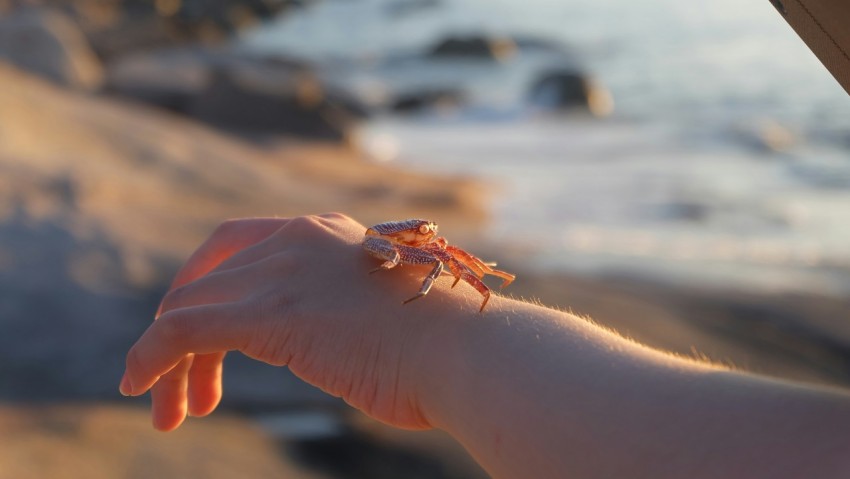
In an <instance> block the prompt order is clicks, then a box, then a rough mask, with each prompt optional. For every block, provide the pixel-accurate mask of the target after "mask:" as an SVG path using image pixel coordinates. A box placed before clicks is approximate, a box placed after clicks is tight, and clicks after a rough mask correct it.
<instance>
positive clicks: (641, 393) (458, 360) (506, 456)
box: [422, 298, 850, 478]
mask: <svg viewBox="0 0 850 479" xmlns="http://www.w3.org/2000/svg"><path fill="white" fill-rule="evenodd" d="M452 321H453V324H454V326H452V327H451V328H450V329H449V331H451V333H450V334H447V335H445V336H443V337H439V335H440V334H441V333H440V330H439V329H435V333H434V334H435V336H437V337H435V338H432V339H433V341H432V343H434V344H440V345H441V346H440V348H441V351H440V352H441V354H437V355H434V359H433V363H432V364H430V365H429V367H428V371H429V372H428V374H426V375H425V376H424V377H425V381H424V388H423V389H424V392H423V394H422V402H423V403H422V409H423V411H424V413H425V414H426V415H428V420H429V422H430V423H432V424H434V425H435V426H437V427H440V428H443V429H445V430H447V431H448V432H449V433H451V434H452V435H453V436H455V437H456V438H457V439H458V440H459V441H460V442H461V443H463V444H464V445H465V446H466V447H467V448H468V449H469V451H470V452H471V453H472V454H473V455H474V456H475V457H476V459H477V460H479V461H480V462H481V464H482V465H483V466H484V467H485V468H486V469H487V470H488V471H489V472H490V473H491V474H493V475H494V477H497V478H502V477H504V478H510V477H540V478H546V477H558V478H562V477H577V478H593V477H630V478H639V477H652V478H664V477H670V478H675V477H689V478H698V477H837V476H839V475H842V474H845V473H846V471H847V468H850V462H845V464H844V465H845V466H846V468H845V469H840V467H841V465H840V464H839V462H842V461H846V459H845V457H846V454H844V453H845V452H846V451H848V450H850V400H848V398H847V397H846V396H844V395H842V394H839V393H834V392H827V391H818V390H811V389H806V388H802V387H797V386H794V385H789V384H784V383H780V382H774V381H769V380H765V379H761V378H757V377H754V376H749V375H744V374H739V373H734V372H729V371H724V370H722V369H718V368H715V367H712V366H709V365H704V364H699V363H696V362H691V361H686V360H682V359H678V358H674V357H672V356H669V355H665V354H663V353H659V352H657V351H654V350H651V349H649V348H645V347H643V346H640V345H637V344H634V343H632V342H630V341H627V340H624V339H622V338H620V337H618V336H616V335H614V334H612V333H609V332H607V331H605V330H603V329H601V328H599V327H596V326H594V325H592V324H590V323H588V322H586V321H583V320H581V319H578V318H576V317H574V316H571V315H567V314H564V313H560V312H557V311H553V310H549V309H545V308H540V307H537V306H533V305H530V304H527V303H521V302H518V301H512V300H505V299H497V298H494V301H492V302H491V305H490V306H489V308H488V310H487V311H486V312H485V314H483V315H468V316H463V317H460V318H453V320H452Z"/></svg>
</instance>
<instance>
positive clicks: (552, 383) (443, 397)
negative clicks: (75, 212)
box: [120, 214, 850, 479]
mask: <svg viewBox="0 0 850 479" xmlns="http://www.w3.org/2000/svg"><path fill="white" fill-rule="evenodd" d="M365 234H366V228H365V227H363V226H362V225H360V224H359V223H357V222H356V221H354V220H352V219H351V218H348V217H346V216H343V215H338V214H329V215H320V216H309V217H299V218H251V219H244V220H233V221H229V222H226V223H224V224H223V225H222V226H220V227H219V228H218V229H217V230H216V231H215V232H214V233H213V234H212V236H210V238H209V239H208V240H207V241H206V242H205V243H204V244H203V245H201V247H200V248H199V249H198V250H197V251H196V252H195V253H194V254H193V255H192V256H191V257H190V258H189V260H188V261H187V262H186V264H185V265H184V266H183V268H182V269H181V270H180V272H179V273H178V274H177V277H176V278H175V281H174V287H173V288H172V289H171V290H170V291H169V292H168V294H167V295H166V296H165V298H164V299H163V302H162V306H161V309H160V314H159V316H158V318H157V319H156V320H155V321H153V322H152V324H151V325H150V327H149V328H148V330H147V331H146V332H145V333H144V334H143V335H142V337H141V338H140V339H139V340H138V341H137V342H136V344H135V345H133V347H132V348H131V349H130V351H129V353H128V355H127V369H126V372H125V375H124V377H123V379H122V381H121V385H120V389H121V391H122V393H123V394H126V395H133V396H138V395H141V394H144V393H145V392H146V391H148V390H151V397H152V404H153V424H154V427H156V428H157V429H159V430H162V431H169V430H172V429H175V428H177V427H178V426H179V425H180V424H181V423H182V422H183V421H184V419H185V417H186V414H187V412H188V413H190V414H191V415H193V416H203V415H206V414H209V413H210V412H212V411H213V410H214V409H215V407H216V405H217V404H218V402H219V400H220V399H221V394H222V387H221V373H222V368H221V362H222V359H223V358H224V355H225V353H226V352H228V351H240V352H242V353H243V354H245V355H247V356H249V357H252V358H254V359H257V360H259V361H263V362H266V363H269V364H272V365H277V366H283V365H286V366H288V367H289V369H290V370H291V371H292V372H293V373H294V374H296V375H297V376H299V377H300V378H302V379H304V380H305V381H307V382H309V383H311V384H314V385H316V386H318V387H320V388H321V389H323V390H324V391H326V392H328V393H329V394H332V395H335V396H339V397H341V398H343V399H344V400H345V401H346V402H348V403H349V404H351V405H352V406H353V407H355V408H357V409H359V410H361V411H362V412H364V413H365V414H368V415H370V416H372V417H374V418H376V419H378V420H380V421H383V422H385V423H387V424H391V425H393V426H397V427H401V428H406V429H428V428H440V429H443V430H445V431H447V432H448V433H449V434H450V435H452V436H453V437H454V438H455V439H457V440H458V441H459V442H460V443H461V444H462V445H463V446H464V447H466V449H467V450H468V451H469V452H470V453H471V454H472V456H473V457H474V458H475V459H476V460H477V461H478V462H479V463H480V464H481V465H482V466H483V467H484V469H485V470H486V471H487V472H488V473H490V475H491V476H492V477H494V478H497V479H499V478H517V479H519V478H536V479H555V478H565V477H566V478H585V479H602V478H611V477H617V478H619V477H623V478H629V479H643V478H646V479H649V478H652V479H680V478H688V479H709V478H724V479H737V478H741V479H743V478H756V477H757V478H771V479H792V478H793V479H797V478H801V477H805V478H809V477H811V478H818V479H831V478H844V477H847V472H848V471H850V455H848V454H847V451H848V450H850V446H848V445H850V396H848V395H847V394H845V393H843V392H841V391H836V390H830V389H821V388H816V387H811V386H805V385H800V384H793V383H788V382H781V381H776V380H770V379H766V378H763V377H758V376H755V375H749V374H745V373H740V372H735V371H728V370H725V369H723V368H719V367H716V366H713V365H710V364H703V363H700V362H696V361H691V360H686V359H682V358H678V357H673V356H670V355H667V354H664V353H662V352H659V351H656V350H653V349H650V348H647V347H644V346H641V345H639V344H636V343H634V342H631V341H628V340H626V339H623V338H622V337H620V336H617V335H616V334H613V333H611V332H609V331H606V330H604V329H602V328H599V327H597V326H595V325H593V324H592V323H590V322H587V321H585V320H582V319H580V318H578V317H576V316H574V315H572V314H568V313H564V312H561V311H555V310H552V309H548V308H544V307H541V306H538V305H534V304H529V303H526V302H522V301H518V300H514V299H510V298H504V297H502V296H498V295H493V297H492V298H491V300H490V302H489V304H488V305H487V308H486V310H484V311H483V312H479V309H480V308H479V304H480V301H481V296H480V294H479V293H478V292H477V291H476V290H475V289H474V288H472V287H467V286H468V285H466V284H465V283H464V282H461V283H460V284H458V287H456V288H449V287H447V286H448V285H446V287H444V286H443V284H441V283H437V284H435V285H434V289H436V290H437V291H434V292H432V295H431V296H429V298H428V301H415V302H412V303H409V304H406V305H404V304H402V302H401V301H400V300H399V298H400V297H405V296H407V295H409V294H410V291H411V290H415V289H416V288H417V287H418V286H419V285H420V284H421V282H422V275H423V274H426V273H427V271H428V268H429V267H428V266H417V265H413V264H411V265H408V266H406V267H405V268H404V269H399V270H393V271H392V274H390V273H389V272H387V273H386V274H375V275H372V276H368V275H367V274H366V272H367V271H369V270H371V269H374V267H375V259H374V258H372V257H371V256H370V255H368V254H366V253H365V252H364V251H363V245H362V243H363V239H364V236H365ZM422 234H425V235H426V236H427V234H426V233H422ZM434 234H436V232H434ZM404 238H410V239H412V240H414V241H415V240H416V238H419V236H418V235H416V234H413V235H410V233H408V234H407V236H402V239H403V240H405V239H404ZM437 293H439V295H438V296H436V295H437ZM435 296H436V297H435ZM437 298H439V300H437Z"/></svg>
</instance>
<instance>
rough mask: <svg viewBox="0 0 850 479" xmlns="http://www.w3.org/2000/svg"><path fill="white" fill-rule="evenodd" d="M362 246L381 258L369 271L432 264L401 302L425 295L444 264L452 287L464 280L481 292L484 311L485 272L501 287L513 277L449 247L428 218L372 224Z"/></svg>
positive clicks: (488, 290) (485, 298)
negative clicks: (499, 281)
mask: <svg viewBox="0 0 850 479" xmlns="http://www.w3.org/2000/svg"><path fill="white" fill-rule="evenodd" d="M363 248H364V249H365V250H366V251H368V252H369V254H371V255H372V256H374V257H376V258H379V259H382V260H384V263H383V264H381V265H380V266H378V267H377V268H375V269H373V270H372V271H370V272H369V274H371V273H374V272H376V271H380V270H385V269H392V268H394V267H396V266H398V265H399V264H423V265H424V264H433V265H434V269H432V270H431V272H430V273H428V276H426V277H425V281H424V282H423V283H422V287H421V288H420V289H419V292H418V293H417V294H416V296H414V297H412V298H410V299H408V300H406V301H404V304H407V303H409V302H411V301H413V300H414V299H419V298H421V297H423V296H425V295H426V294H428V291H429V290H430V289H431V286H433V284H434V281H436V280H437V278H438V277H439V276H440V274H441V273H442V272H443V268H444V266H448V267H449V271H451V274H452V275H454V277H455V282H454V283H453V284H452V288H454V287H455V286H456V285H457V283H458V281H460V280H464V281H466V282H467V283H469V284H470V285H472V287H473V288H475V289H476V290H478V292H479V293H481V296H483V297H484V301H483V302H482V303H481V309H480V310H479V312H481V311H484V306H487V301H489V300H490V288H488V287H487V285H485V284H484V282H482V281H481V278H483V277H484V275H487V274H489V275H493V276H498V277H500V278H502V279H503V280H504V281H503V282H502V288H504V287H505V286H507V285H509V284H511V283H512V282H513V280H514V278H515V276H514V275H512V274H510V273H506V272H504V271H499V270H498V269H493V268H492V267H491V265H489V264H487V263H485V262H483V261H481V260H480V259H478V258H476V257H475V256H473V255H471V254H469V253H467V252H466V251H464V250H462V249H460V248H458V247H456V246H450V245H449V244H448V242H447V241H446V239H445V238H443V237H441V236H437V225H436V223H434V222H432V221H428V220H404V221H390V222H387V223H381V224H378V225H375V226H372V227H371V228H369V229H367V230H366V237H365V238H364V239H363Z"/></svg>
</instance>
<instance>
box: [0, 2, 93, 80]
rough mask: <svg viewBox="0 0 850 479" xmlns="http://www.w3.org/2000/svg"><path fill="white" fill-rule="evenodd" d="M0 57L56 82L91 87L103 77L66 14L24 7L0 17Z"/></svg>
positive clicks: (85, 44)
mask: <svg viewBox="0 0 850 479" xmlns="http://www.w3.org/2000/svg"><path fill="white" fill-rule="evenodd" d="M0 58H2V59H3V60H5V61H7V62H9V63H11V64H13V65H15V66H16V67H18V68H21V69H23V70H27V71H29V72H31V73H35V74H37V75H40V76H42V77H44V78H47V79H49V80H51V81H53V82H55V83H58V84H60V85H64V86H68V87H72V88H78V89H81V90H92V89H95V88H97V87H98V86H99V85H100V83H101V81H102V77H103V70H102V67H101V65H100V61H99V60H98V59H97V57H96V56H95V55H94V53H93V52H92V49H91V47H90V46H89V44H88V41H87V40H86V38H85V36H84V35H83V34H82V32H81V31H80V29H79V28H78V27H77V25H76V24H75V23H74V21H72V20H71V19H70V18H69V17H67V16H66V15H64V14H62V13H59V12H56V11H51V10H48V9H36V8H26V9H20V10H17V11H15V12H13V13H11V14H9V15H5V16H2V17H0Z"/></svg>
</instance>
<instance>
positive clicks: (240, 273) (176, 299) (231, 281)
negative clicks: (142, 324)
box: [159, 263, 266, 314]
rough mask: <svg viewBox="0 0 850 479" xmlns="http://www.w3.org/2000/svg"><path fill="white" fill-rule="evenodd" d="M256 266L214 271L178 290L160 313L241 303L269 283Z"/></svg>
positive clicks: (174, 291) (167, 295)
mask: <svg viewBox="0 0 850 479" xmlns="http://www.w3.org/2000/svg"><path fill="white" fill-rule="evenodd" d="M252 266H253V263H252V264H248V265H245V266H242V267H239V268H233V269H229V270H225V271H213V272H211V273H209V274H207V275H206V276H203V277H201V278H198V279H196V280H194V281H192V282H191V283H188V284H185V285H183V286H180V287H178V288H174V289H172V290H171V291H169V292H168V294H166V295H165V297H164V298H163V299H162V302H161V304H160V306H159V311H160V314H162V313H166V312H168V311H172V310H175V309H181V308H188V307H191V306H200V305H202V304H219V303H231V302H235V301H239V300H240V299H242V298H244V297H245V296H247V295H249V294H251V293H253V292H256V291H257V288H258V286H262V285H263V284H265V282H266V280H265V275H263V274H261V273H260V272H257V271H255V268H252Z"/></svg>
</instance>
